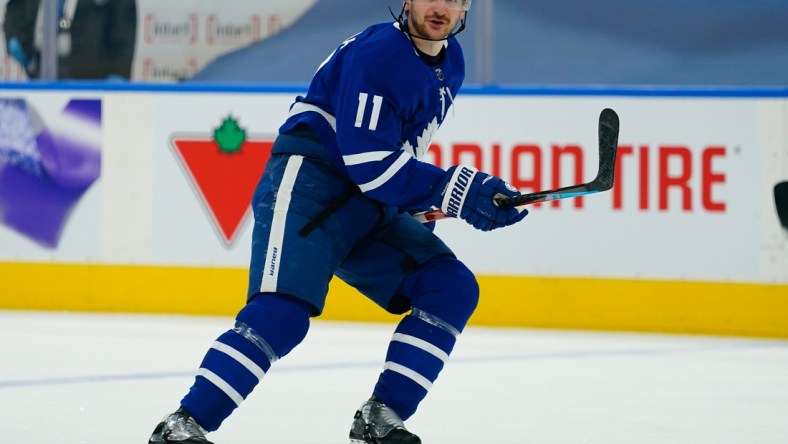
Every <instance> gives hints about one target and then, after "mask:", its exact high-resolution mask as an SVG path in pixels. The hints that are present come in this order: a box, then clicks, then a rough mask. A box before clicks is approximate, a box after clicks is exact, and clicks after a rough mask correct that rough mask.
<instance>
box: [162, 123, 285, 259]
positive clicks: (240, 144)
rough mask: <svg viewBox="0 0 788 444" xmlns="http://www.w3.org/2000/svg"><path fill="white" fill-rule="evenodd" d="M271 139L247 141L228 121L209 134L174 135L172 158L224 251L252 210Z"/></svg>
mask: <svg viewBox="0 0 788 444" xmlns="http://www.w3.org/2000/svg"><path fill="white" fill-rule="evenodd" d="M274 138H275V137H274V136H270V137H269V136H262V137H254V138H247V136H246V131H245V130H244V129H242V128H241V127H240V126H238V121H237V120H235V119H234V118H233V117H232V116H231V117H227V118H226V119H225V120H224V121H223V122H222V124H221V125H220V126H219V127H218V128H216V129H215V130H214V131H213V134H212V135H204V136H200V135H173V136H172V138H171V144H172V148H173V150H174V152H175V157H176V158H177V159H178V161H179V163H180V165H181V167H183V170H184V172H185V174H186V176H187V178H188V179H189V181H190V182H191V185H192V187H193V189H194V190H195V192H196V194H197V196H198V198H199V200H200V201H201V203H202V205H203V207H204V208H205V210H206V211H207V213H208V215H209V217H210V219H211V222H212V223H213V226H214V228H215V229H216V231H217V233H218V234H219V236H220V238H221V239H222V241H224V244H225V246H230V245H232V243H233V241H234V239H235V237H236V235H237V234H238V231H239V228H240V227H241V226H242V224H243V221H244V220H245V218H246V217H247V215H248V214H249V212H250V209H251V202H252V195H253V194H254V190H255V187H256V186H257V182H258V181H259V180H260V175H261V174H262V173H263V170H264V169H265V164H266V162H267V161H268V158H269V157H270V156H271V147H272V146H273V144H274Z"/></svg>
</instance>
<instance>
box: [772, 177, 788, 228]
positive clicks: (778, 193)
mask: <svg viewBox="0 0 788 444" xmlns="http://www.w3.org/2000/svg"><path fill="white" fill-rule="evenodd" d="M774 206H775V207H776V208H777V216H778V217H779V218H780V224H782V226H783V229H785V230H788V181H786V182H780V183H778V184H777V185H775V186H774Z"/></svg>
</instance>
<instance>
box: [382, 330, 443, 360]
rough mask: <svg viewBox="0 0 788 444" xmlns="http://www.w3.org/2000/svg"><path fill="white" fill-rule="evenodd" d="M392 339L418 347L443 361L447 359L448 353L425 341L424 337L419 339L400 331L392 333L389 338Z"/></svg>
mask: <svg viewBox="0 0 788 444" xmlns="http://www.w3.org/2000/svg"><path fill="white" fill-rule="evenodd" d="M391 340H392V341H397V342H402V343H405V344H408V345H412V346H414V347H416V348H420V349H422V350H424V351H425V352H427V353H429V354H431V355H433V356H435V357H436V358H438V359H440V360H441V361H443V362H444V363H445V362H446V361H448V360H449V355H448V354H447V353H446V352H445V351H443V350H441V349H440V348H438V347H436V346H435V345H433V344H430V343H429V342H427V341H425V340H424V339H419V338H417V337H415V336H411V335H406V334H402V333H394V336H393V337H392V338H391Z"/></svg>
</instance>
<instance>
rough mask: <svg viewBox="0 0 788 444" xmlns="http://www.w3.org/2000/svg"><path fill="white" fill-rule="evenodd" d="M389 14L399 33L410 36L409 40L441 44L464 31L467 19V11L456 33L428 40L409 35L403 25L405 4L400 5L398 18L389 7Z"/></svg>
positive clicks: (408, 30)
mask: <svg viewBox="0 0 788 444" xmlns="http://www.w3.org/2000/svg"><path fill="white" fill-rule="evenodd" d="M389 13H390V14H391V16H392V17H394V20H396V21H397V23H398V24H399V29H400V31H402V32H404V33H405V34H407V35H408V36H410V37H411V39H421V40H428V41H430V42H442V41H444V40H446V39H450V38H452V37H454V36H455V35H457V34H459V33H461V32H462V31H463V30H465V21H466V20H467V19H468V11H465V17H463V18H462V19H461V20H460V26H458V27H457V30H456V31H454V32H450V33H449V35H447V36H446V38H443V39H439V40H435V39H428V38H426V37H422V36H418V35H414V34H411V33H410V29H408V25H407V24H406V23H405V19H404V16H405V3H403V4H402V10H401V11H400V12H399V16H397V15H394V11H392V10H391V7H390V6H389Z"/></svg>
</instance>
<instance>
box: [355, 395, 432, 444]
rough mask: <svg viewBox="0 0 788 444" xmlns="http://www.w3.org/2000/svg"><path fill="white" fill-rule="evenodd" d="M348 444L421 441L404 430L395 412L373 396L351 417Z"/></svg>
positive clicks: (388, 443)
mask: <svg viewBox="0 0 788 444" xmlns="http://www.w3.org/2000/svg"><path fill="white" fill-rule="evenodd" d="M350 444H421V440H420V439H419V437H418V436H416V435H414V434H413V433H410V432H409V431H407V430H406V429H405V424H404V423H403V422H402V419H401V418H400V417H399V415H398V414H397V412H395V411H394V410H392V409H390V408H388V407H386V405H384V404H382V403H381V402H380V401H379V400H378V399H377V398H375V397H374V396H373V397H372V398H370V399H369V401H366V402H365V403H364V404H362V405H361V407H359V409H358V410H357V411H356V415H355V416H354V417H353V425H352V426H351V427H350Z"/></svg>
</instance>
